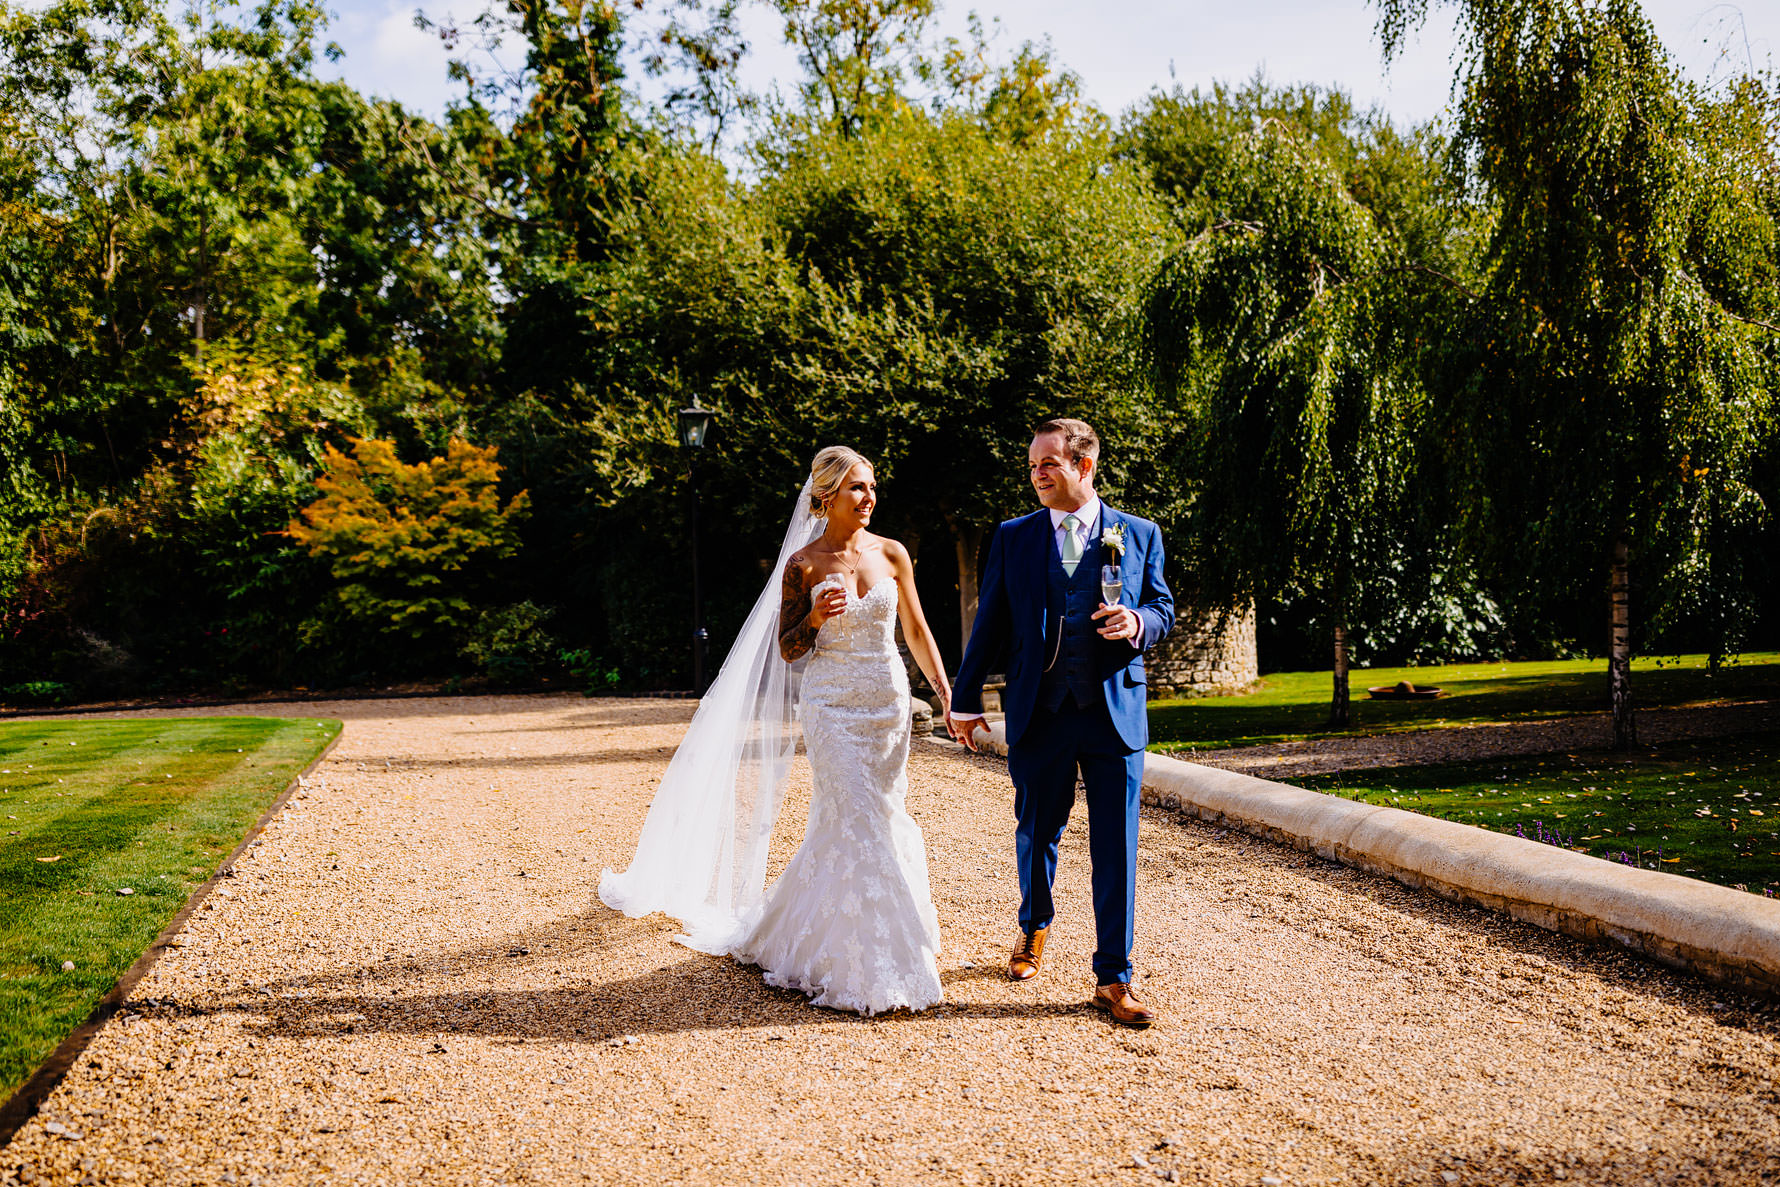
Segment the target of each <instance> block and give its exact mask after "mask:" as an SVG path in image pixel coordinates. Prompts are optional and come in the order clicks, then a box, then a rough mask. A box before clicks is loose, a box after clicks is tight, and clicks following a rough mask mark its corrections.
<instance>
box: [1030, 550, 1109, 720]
mask: <svg viewBox="0 0 1780 1187" xmlns="http://www.w3.org/2000/svg"><path fill="white" fill-rule="evenodd" d="M1050 552H1051V563H1050V565H1049V566H1048V567H1047V568H1046V570H1045V574H1046V579H1045V621H1046V623H1047V624H1048V625H1049V626H1050V628H1051V630H1052V631H1053V632H1055V631H1057V624H1058V622H1059V621H1061V623H1062V629H1061V632H1060V633H1057V634H1053V635H1052V637H1051V639H1050V643H1051V646H1052V648H1053V649H1054V651H1053V654H1054V655H1055V656H1056V659H1055V660H1054V661H1051V656H1050V655H1047V656H1046V657H1045V659H1046V660H1047V661H1051V662H1050V666H1049V667H1048V668H1047V669H1046V670H1045V672H1044V674H1043V675H1042V676H1040V677H1039V682H1038V703H1039V704H1040V705H1043V706H1044V707H1045V708H1046V709H1049V710H1050V711H1051V712H1053V713H1055V712H1056V711H1057V710H1058V709H1059V708H1060V707H1062V705H1063V700H1064V698H1065V697H1066V696H1074V697H1075V703H1076V704H1077V705H1079V706H1080V707H1081V708H1083V709H1086V708H1087V707H1088V706H1090V705H1092V704H1094V703H1095V702H1096V701H1099V700H1102V699H1103V698H1104V697H1105V693H1104V692H1102V691H1101V688H1100V679H1101V674H1100V673H1099V672H1098V671H1097V668H1096V663H1095V658H1094V657H1095V653H1096V651H1098V650H1099V647H1100V645H1101V644H1102V643H1103V642H1104V640H1102V639H1101V637H1100V635H1099V634H1098V633H1097V631H1096V628H1097V627H1098V626H1099V625H1100V624H1099V623H1097V622H1095V621H1094V619H1093V614H1094V611H1096V610H1098V609H1100V541H1099V540H1098V539H1095V538H1093V537H1092V534H1091V533H1090V539H1089V542H1088V547H1087V548H1086V549H1085V550H1084V551H1083V553H1082V559H1081V563H1080V564H1078V565H1076V567H1075V575H1074V576H1073V577H1072V576H1070V575H1069V574H1067V573H1065V572H1064V571H1063V558H1062V557H1061V556H1059V555H1058V553H1057V545H1056V543H1055V537H1053V542H1052V544H1051V549H1050Z"/></svg>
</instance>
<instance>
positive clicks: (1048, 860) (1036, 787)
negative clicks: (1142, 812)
mask: <svg viewBox="0 0 1780 1187" xmlns="http://www.w3.org/2000/svg"><path fill="white" fill-rule="evenodd" d="M1007 765H1008V774H1009V775H1010V776H1011V777H1012V778H1013V783H1014V815H1015V816H1016V817H1017V819H1018V821H1019V823H1018V827H1017V828H1016V829H1015V832H1014V850H1015V860H1016V861H1017V862H1018V864H1019V868H1020V927H1021V928H1022V929H1023V930H1025V931H1032V930H1034V929H1036V928H1040V927H1047V926H1049V925H1050V922H1051V918H1052V916H1053V915H1054V914H1055V908H1054V906H1053V905H1052V901H1051V888H1052V886H1053V885H1055V883H1056V879H1057V842H1058V841H1059V840H1061V839H1062V837H1063V829H1064V828H1065V827H1066V826H1067V825H1068V824H1069V812H1070V809H1071V808H1072V807H1074V805H1075V785H1076V772H1077V770H1078V769H1079V770H1080V772H1081V781H1082V783H1083V785H1084V786H1085V788H1086V792H1087V802H1088V857H1089V860H1090V862H1091V863H1092V878H1093V888H1094V929H1095V951H1094V976H1095V978H1096V983H1097V984H1100V985H1107V984H1110V983H1112V982H1114V981H1125V982H1129V981H1130V980H1131V944H1132V940H1133V937H1134V934H1135V921H1136V905H1137V822H1138V808H1139V807H1140V805H1141V802H1142V801H1141V798H1140V797H1141V792H1142V786H1143V751H1142V750H1132V749H1131V748H1130V747H1129V746H1127V745H1126V744H1125V740H1124V739H1123V738H1121V737H1120V736H1119V731H1118V729H1117V727H1115V726H1114V725H1113V722H1112V715H1111V714H1110V713H1109V712H1108V711H1107V707H1106V704H1105V702H1103V701H1099V700H1096V702H1095V703H1094V704H1093V705H1091V706H1089V707H1088V708H1085V709H1084V708H1082V707H1080V706H1079V705H1077V704H1076V702H1075V699H1074V698H1073V697H1068V698H1065V699H1064V702H1063V704H1062V706H1061V707H1059V708H1058V709H1056V710H1048V709H1045V708H1043V707H1042V706H1041V707H1039V708H1038V709H1036V710H1035V711H1034V713H1033V719H1032V723H1031V724H1030V725H1029V726H1028V727H1027V729H1026V731H1025V732H1024V733H1023V734H1022V735H1021V737H1020V740H1019V741H1018V742H1016V743H1015V744H1014V745H1013V746H1012V747H1011V748H1010V749H1009V750H1008V756H1007Z"/></svg>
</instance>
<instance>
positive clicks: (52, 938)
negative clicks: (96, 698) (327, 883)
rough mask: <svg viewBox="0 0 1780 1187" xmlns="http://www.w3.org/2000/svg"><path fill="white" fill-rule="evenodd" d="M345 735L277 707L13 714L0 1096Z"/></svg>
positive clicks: (0, 769) (1, 923)
mask: <svg viewBox="0 0 1780 1187" xmlns="http://www.w3.org/2000/svg"><path fill="white" fill-rule="evenodd" d="M339 732H340V723H339V722H337V721H316V720H311V719H297V718H286V719H273V718H265V717H206V718H194V719H185V720H180V719H172V718H143V719H137V720H123V721H90V720H80V721H54V722H35V721H33V722H8V723H0V826H3V827H0V1100H3V1099H5V1098H6V1097H7V1096H9V1095H11V1094H12V1092H13V1091H15V1090H16V1089H17V1088H18V1086H19V1085H20V1084H22V1083H23V1082H24V1081H25V1079H26V1078H28V1077H29V1076H30V1074H31V1072H32V1070H33V1069H34V1068H35V1067H36V1066H37V1065H38V1064H39V1063H40V1062H42V1060H43V1059H44V1058H45V1057H46V1056H47V1055H48V1054H49V1053H50V1052H51V1051H53V1050H54V1049H55V1047H56V1044H57V1043H59V1042H60V1041H61V1040H62V1037H63V1036H64V1035H66V1034H67V1033H68V1032H69V1031H71V1030H73V1029H74V1027H75V1026H77V1025H79V1023H80V1022H81V1021H83V1020H84V1019H85V1018H86V1017H87V1016H88V1015H89V1014H90V1013H91V1012H92V1010H93V1008H94V1007H95V1006H96V1005H97V1004H98V1002H99V1000H100V999H101V998H102V997H104V996H105V994H106V993H107V992H109V991H110V989H111V987H112V985H114V984H115V983H116V982H117V979H118V978H119V977H120V976H121V975H122V974H123V972H124V971H125V970H126V969H128V968H129V967H130V965H131V964H132V963H134V962H135V960H136V958H137V957H138V956H139V955H141V954H142V952H143V951H144V950H145V949H146V948H147V947H148V945H149V944H150V943H151V942H152V941H153V940H154V938H155V936H157V935H158V934H160V931H161V929H162V928H163V927H165V926H166V925H167V923H168V921H169V920H171V919H172V918H173V916H174V915H175V914H176V913H177V912H178V911H179V908H180V907H181V906H182V905H183V904H184V903H185V901H186V899H187V898H188V897H189V896H190V895H191V893H192V891H193V890H194V889H196V888H197V887H198V886H199V885H201V884H202V883H203V882H204V881H205V880H206V879H208V878H209V877H210V876H211V875H212V874H214V873H215V872H216V868H217V866H218V865H219V864H220V863H221V861H222V860H223V858H225V857H226V856H228V854H229V852H230V851H231V850H232V849H233V848H234V847H235V845H236V844H237V843H239V841H240V840H241V838H242V837H243V836H244V835H245V834H246V832H247V830H248V829H249V828H251V827H252V826H253V823H254V821H255V820H257V819H258V818H259V817H260V815H261V814H262V813H263V812H264V811H265V810H266V808H267V807H269V806H270V805H271V803H272V801H273V800H275V799H277V798H278V793H279V792H280V791H282V790H283V789H284V788H285V787H286V786H287V785H288V784H289V783H290V781H291V779H292V778H293V777H295V775H296V773H297V772H299V771H301V770H302V769H303V768H304V767H305V766H307V765H308V764H309V763H310V762H311V761H312V760H313V759H314V758H315V756H316V755H317V754H319V753H320V752H321V750H322V749H323V747H325V746H326V745H327V744H328V742H329V741H331V740H332V739H333V738H334V736H335V735H336V734H338V733H339ZM125 890H128V891H129V892H130V893H128V894H124V893H120V892H121V891H125ZM68 964H71V965H72V968H69V967H67V965H68Z"/></svg>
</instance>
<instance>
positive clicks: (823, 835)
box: [730, 577, 944, 1015]
mask: <svg viewBox="0 0 1780 1187" xmlns="http://www.w3.org/2000/svg"><path fill="white" fill-rule="evenodd" d="M896 611H897V589H896V580H895V578H893V577H886V578H885V579H884V580H882V581H880V582H878V583H877V584H876V585H874V586H872V588H871V589H869V590H867V591H866V593H865V595H864V596H863V597H860V596H855V595H854V594H853V593H852V592H851V590H848V592H847V606H846V609H845V610H844V611H843V612H842V613H840V614H837V615H835V616H834V617H833V618H830V619H829V620H828V621H827V622H825V623H823V624H822V629H821V630H820V631H819V632H818V633H817V635H816V646H815V650H814V652H813V654H812V655H811V657H810V659H809V662H808V667H807V668H806V669H805V671H804V674H803V683H802V688H801V693H800V696H799V705H800V707H799V710H798V714H799V717H800V718H801V720H802V724H803V738H804V749H805V751H806V753H807V754H808V756H809V762H810V771H811V776H812V779H811V789H810V818H809V824H808V826H807V827H806V828H805V829H804V838H803V844H802V846H801V847H799V849H798V850H797V853H796V854H795V855H794V856H793V857H792V859H791V861H790V863H789V864H788V865H787V866H786V867H785V872H784V873H782V874H781V875H779V878H778V881H776V882H774V883H773V884H772V886H771V887H769V888H768V889H767V891H766V896H765V898H764V900H763V901H762V902H761V903H760V904H759V906H758V907H756V908H755V909H754V910H753V911H751V912H750V913H749V914H750V916H752V917H751V918H748V919H746V920H745V927H744V930H743V933H742V937H741V939H740V940H739V941H738V942H737V943H735V944H734V945H733V946H732V947H731V949H730V950H731V952H732V953H733V954H734V955H735V957H736V959H738V960H741V961H743V962H745V963H748V964H755V965H759V966H760V968H761V971H762V972H763V974H764V975H765V978H766V981H767V983H768V984H769V985H777V986H779V987H781V988H785V989H794V990H797V991H798V992H800V993H805V994H808V995H809V996H810V999H811V1002H812V1003H813V1004H815V1005H818V1006H828V1007H832V1008H834V1009H838V1010H852V1011H855V1012H857V1013H860V1014H867V1015H870V1014H878V1013H882V1012H884V1011H886V1010H894V1009H897V1008H899V1007H906V1008H908V1009H911V1010H922V1009H926V1008H927V1007H929V1006H932V1005H935V1004H937V1003H938V1002H940V1001H941V1000H942V999H943V997H944V993H943V991H942V989H941V987H940V981H939V963H938V955H939V917H938V915H937V914H936V913H935V911H934V909H933V896H932V892H931V890H930V889H929V885H928V880H927V856H926V852H925V848H924V843H923V840H922V837H921V829H920V826H919V825H917V824H916V823H915V822H914V820H913V819H911V818H910V816H909V814H908V813H907V812H906V811H904V809H903V803H904V800H905V798H906V796H907V793H908V775H907V770H906V767H907V763H908V754H909V682H908V673H907V671H906V670H905V669H904V668H903V665H902V660H901V657H900V656H899V655H898V654H897V650H896V635H895V631H896Z"/></svg>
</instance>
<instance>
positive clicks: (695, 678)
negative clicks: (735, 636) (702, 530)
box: [679, 396, 716, 697]
mask: <svg viewBox="0 0 1780 1187" xmlns="http://www.w3.org/2000/svg"><path fill="white" fill-rule="evenodd" d="M715 415H716V413H714V412H712V411H711V410H710V409H708V408H701V407H699V403H698V397H697V396H693V397H692V405H691V407H689V408H682V409H680V412H679V424H680V444H681V445H683V446H685V447H686V456H687V458H688V459H689V462H688V465H689V466H690V468H691V471H692V518H691V521H690V523H691V528H692V691H693V694H694V695H695V696H701V697H702V696H704V695H705V647H706V645H707V644H708V643H709V641H710V635H709V634H708V633H707V632H706V630H705V591H704V585H703V583H702V581H701V580H700V578H699V571H698V455H699V454H700V453H702V452H704V448H705V430H707V429H709V428H710V427H711V418H712V417H713V416H715Z"/></svg>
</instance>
